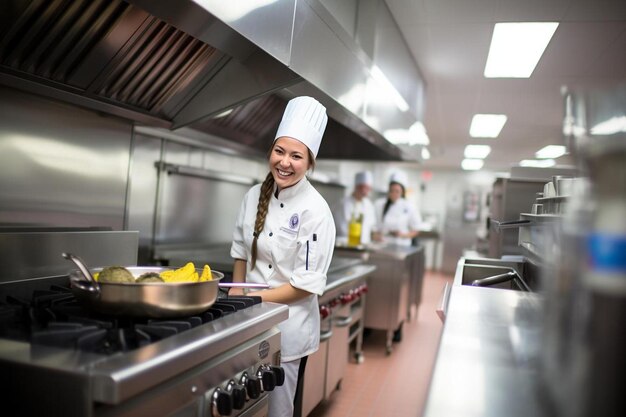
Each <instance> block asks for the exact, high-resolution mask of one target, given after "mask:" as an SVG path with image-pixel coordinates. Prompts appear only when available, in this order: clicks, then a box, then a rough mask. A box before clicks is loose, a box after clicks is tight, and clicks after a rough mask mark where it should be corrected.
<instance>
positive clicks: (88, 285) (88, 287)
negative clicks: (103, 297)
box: [61, 252, 100, 296]
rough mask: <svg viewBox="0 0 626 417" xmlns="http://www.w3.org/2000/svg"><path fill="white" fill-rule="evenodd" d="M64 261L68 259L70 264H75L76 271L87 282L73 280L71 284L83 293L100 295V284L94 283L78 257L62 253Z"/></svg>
mask: <svg viewBox="0 0 626 417" xmlns="http://www.w3.org/2000/svg"><path fill="white" fill-rule="evenodd" d="M61 255H62V256H63V257H64V258H65V259H68V260H70V261H72V262H74V264H76V266H77V267H78V269H79V270H80V272H81V273H82V274H83V276H84V277H85V279H86V280H87V281H86V282H85V281H77V280H74V281H73V284H74V285H75V286H76V287H78V288H80V289H81V290H83V291H87V292H90V293H93V294H95V295H97V296H99V295H100V284H98V281H96V279H95V278H94V277H93V275H91V272H89V268H87V266H86V265H85V263H84V262H83V260H82V259H80V258H79V257H78V256H76V255H74V254H71V253H67V252H63V253H62V254H61Z"/></svg>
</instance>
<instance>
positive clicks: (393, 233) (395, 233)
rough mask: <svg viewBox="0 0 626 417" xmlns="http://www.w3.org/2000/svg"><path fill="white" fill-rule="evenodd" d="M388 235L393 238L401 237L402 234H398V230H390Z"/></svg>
mask: <svg viewBox="0 0 626 417" xmlns="http://www.w3.org/2000/svg"><path fill="white" fill-rule="evenodd" d="M389 234H390V235H391V236H393V237H402V232H400V231H399V230H391V231H390V232H389Z"/></svg>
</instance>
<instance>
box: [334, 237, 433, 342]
mask: <svg viewBox="0 0 626 417" xmlns="http://www.w3.org/2000/svg"><path fill="white" fill-rule="evenodd" d="M335 255H337V256H341V257H358V258H360V259H362V260H364V261H366V262H367V263H368V264H372V265H374V266H376V270H375V271H374V272H372V273H371V274H370V275H369V276H368V279H367V285H368V287H369V295H370V296H369V298H368V302H367V305H366V308H365V327H367V328H370V329H376V330H385V331H386V332H387V341H386V346H385V347H386V350H387V353H388V354H389V353H391V351H392V340H393V336H394V332H396V331H397V330H399V329H401V327H400V326H401V325H402V323H403V322H404V320H407V321H408V320H411V318H412V311H415V312H416V311H417V307H418V305H419V303H420V300H421V294H422V284H423V279H424V247H423V246H422V245H420V246H397V245H389V244H386V245H383V244H371V245H367V246H363V247H356V248H351V247H344V246H337V247H335ZM400 334H401V333H400Z"/></svg>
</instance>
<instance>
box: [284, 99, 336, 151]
mask: <svg viewBox="0 0 626 417" xmlns="http://www.w3.org/2000/svg"><path fill="white" fill-rule="evenodd" d="M327 122H328V116H326V107H324V106H322V105H321V104H320V103H319V102H318V101H317V100H315V99H314V98H312V97H307V96H301V97H296V98H294V99H291V100H289V103H287V108H285V113H284V114H283V119H282V120H281V122H280V125H279V126H278V131H276V137H275V138H274V140H276V139H278V138H280V137H282V136H288V137H290V138H294V139H297V140H299V141H300V142H302V143H304V144H305V145H306V146H307V148H309V149H310V150H311V153H312V154H313V157H317V151H318V150H319V149H320V143H322V135H323V134H324V130H325V129H326V123H327Z"/></svg>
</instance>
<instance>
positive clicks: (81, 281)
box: [63, 253, 269, 318]
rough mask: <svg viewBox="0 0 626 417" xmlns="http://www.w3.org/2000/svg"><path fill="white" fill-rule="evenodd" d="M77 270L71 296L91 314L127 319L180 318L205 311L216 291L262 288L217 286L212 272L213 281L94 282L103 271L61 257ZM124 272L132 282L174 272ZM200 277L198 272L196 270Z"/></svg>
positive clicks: (160, 269)
mask: <svg viewBox="0 0 626 417" xmlns="http://www.w3.org/2000/svg"><path fill="white" fill-rule="evenodd" d="M63 257H65V258H66V259H69V260H71V261H73V262H74V263H75V264H76V265H77V266H78V268H79V269H78V270H74V271H71V272H70V274H69V276H70V284H71V287H72V291H73V292H74V295H75V296H76V298H78V300H79V301H80V302H82V303H83V304H84V305H86V306H87V307H88V308H90V309H91V310H94V311H96V312H99V313H104V314H113V315H117V316H130V317H151V318H166V317H183V316H191V315H194V314H198V313H201V312H203V311H205V310H207V309H208V308H209V307H211V306H212V305H213V303H215V300H216V298H217V294H218V289H219V288H220V287H221V288H228V287H244V288H255V289H264V288H269V286H268V285H266V284H254V283H220V280H221V279H222V278H223V277H224V274H223V273H222V272H219V271H212V273H213V279H212V280H211V281H203V282H168V283H166V282H135V283H116V282H97V281H96V280H95V279H94V278H93V274H94V273H96V272H100V271H101V270H102V269H103V268H93V269H89V268H87V267H86V266H85V264H84V263H83V262H82V261H81V260H80V258H78V257H76V256H75V255H72V254H68V253H64V254H63ZM126 269H127V270H128V271H129V272H130V273H131V274H133V276H134V277H135V278H137V277H139V276H140V275H142V274H144V273H146V272H155V273H161V272H163V271H167V270H171V269H174V268H165V267H153V266H145V267H142V266H130V267H126ZM198 273H199V274H202V270H201V269H198Z"/></svg>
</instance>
